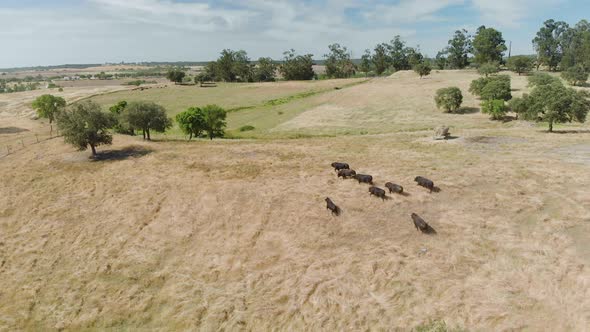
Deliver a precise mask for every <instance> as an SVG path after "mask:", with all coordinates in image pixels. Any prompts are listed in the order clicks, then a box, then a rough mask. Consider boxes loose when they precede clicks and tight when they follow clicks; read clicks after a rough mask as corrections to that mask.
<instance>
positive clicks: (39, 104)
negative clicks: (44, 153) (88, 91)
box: [33, 95, 66, 135]
mask: <svg viewBox="0 0 590 332" xmlns="http://www.w3.org/2000/svg"><path fill="white" fill-rule="evenodd" d="M64 107H66V100H65V99H63V98H62V97H56V96H53V95H42V96H40V97H37V99H35V101H33V109H35V110H36V111H37V115H38V116H39V117H41V118H45V119H48V120H49V135H53V121H54V120H55V117H56V116H57V114H58V113H59V112H60V111H62V110H63V109H64Z"/></svg>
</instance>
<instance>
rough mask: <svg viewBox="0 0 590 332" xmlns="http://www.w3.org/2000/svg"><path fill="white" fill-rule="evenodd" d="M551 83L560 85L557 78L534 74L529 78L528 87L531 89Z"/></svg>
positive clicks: (545, 74)
mask: <svg viewBox="0 0 590 332" xmlns="http://www.w3.org/2000/svg"><path fill="white" fill-rule="evenodd" d="M552 83H560V81H559V78H557V77H555V76H551V75H549V74H547V73H534V74H533V75H532V76H529V87H531V88H533V87H536V86H542V85H548V84H552Z"/></svg>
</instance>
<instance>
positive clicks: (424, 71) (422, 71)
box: [414, 62, 432, 78]
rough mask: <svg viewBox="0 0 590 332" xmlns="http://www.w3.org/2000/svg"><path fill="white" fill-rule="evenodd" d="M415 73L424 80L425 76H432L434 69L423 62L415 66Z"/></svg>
mask: <svg viewBox="0 0 590 332" xmlns="http://www.w3.org/2000/svg"><path fill="white" fill-rule="evenodd" d="M414 71H415V72H416V73H417V74H418V75H420V78H422V77H423V76H428V75H430V72H431V71H432V67H430V65H429V64H428V63H426V62H421V63H418V64H417V65H415V66H414Z"/></svg>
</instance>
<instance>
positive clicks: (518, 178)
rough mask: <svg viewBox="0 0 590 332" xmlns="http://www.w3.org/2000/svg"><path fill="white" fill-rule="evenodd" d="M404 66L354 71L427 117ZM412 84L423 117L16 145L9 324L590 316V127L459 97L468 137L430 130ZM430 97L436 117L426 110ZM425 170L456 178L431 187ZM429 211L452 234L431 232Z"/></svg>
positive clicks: (5, 286)
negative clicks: (339, 172)
mask: <svg viewBox="0 0 590 332" xmlns="http://www.w3.org/2000/svg"><path fill="white" fill-rule="evenodd" d="M442 74H444V73H442ZM442 74H441V75H442ZM449 75H451V74H449ZM409 79H410V78H408V80H409ZM433 80H434V78H433ZM393 81H394V82H395V80H393ZM423 81H426V80H423ZM401 82H403V84H397V85H396V84H394V83H391V82H390V81H388V80H380V81H374V82H372V83H369V84H366V85H360V86H357V87H354V88H351V89H365V88H366V87H371V86H373V88H374V89H376V90H378V91H379V93H377V95H376V96H375V98H379V99H383V98H384V96H385V94H384V93H385V91H392V92H391V97H390V98H391V99H392V100H393V101H392V102H391V103H390V105H391V109H390V112H398V113H396V114H397V115H396V116H399V119H404V118H407V122H406V123H408V125H411V124H412V121H411V112H410V110H409V109H408V110H405V109H401V108H399V109H398V108H396V106H395V105H403V104H404V103H406V102H407V101H406V100H405V99H404V98H406V97H402V95H401V94H397V92H394V91H400V90H402V89H404V87H403V86H400V85H406V84H408V81H401ZM450 83H451V84H452V82H450ZM380 84H383V86H381V85H380ZM416 84H426V83H422V82H420V83H416ZM437 84H438V83H437ZM440 84H444V82H443V83H440ZM432 89H434V87H428V85H427V84H426V85H425V86H424V87H423V89H422V90H413V91H417V93H418V94H419V93H422V92H420V91H425V92H424V93H426V94H427V93H430V92H429V91H431V90H432ZM372 90H373V89H367V90H362V91H365V92H367V93H370V92H371V91H372ZM333 93H340V91H335V92H333ZM464 93H465V92H464ZM331 94H332V93H330V95H331ZM359 96H360V94H359ZM328 97H329V95H325V96H320V97H312V98H328ZM408 98H415V99H416V101H414V103H415V105H417V107H416V112H417V113H416V117H415V121H416V122H418V124H416V125H412V127H413V128H414V130H412V131H403V130H402V131H400V132H397V130H392V131H391V132H389V133H384V134H378V135H365V136H340V137H331V138H309V139H297V140H280V139H272V140H229V141H213V142H208V141H207V142H206V141H198V142H192V143H188V142H152V143H144V142H141V141H140V140H139V139H137V138H132V137H124V136H116V137H115V144H114V145H113V146H112V147H108V148H105V149H107V150H115V151H123V152H121V153H118V154H111V156H113V158H115V159H113V160H103V161H90V160H88V158H87V157H88V152H74V151H73V150H72V148H71V147H69V146H67V145H64V144H63V142H62V141H61V140H59V139H56V140H50V141H47V142H44V143H41V144H37V145H33V146H30V147H28V148H27V149H24V150H22V151H20V152H19V153H16V154H13V155H10V156H8V157H5V158H0V175H1V176H2V186H0V303H1V304H2V305H0V330H16V329H36V330H47V329H56V328H57V329H59V328H65V329H69V330H79V329H104V328H113V329H122V330H127V329H132V330H133V329H150V330H151V329H163V330H205V331H212V330H325V331H334V330H398V329H399V330H408V329H411V328H412V327H416V326H418V325H421V324H424V323H428V322H429V321H432V320H444V321H445V322H446V324H447V326H450V327H454V326H457V327H463V328H466V329H469V330H485V331H487V330H494V331H495V330H499V331H509V330H531V331H542V330H551V331H565V330H571V331H583V330H586V329H587V327H588V326H590V287H589V284H590V269H589V264H590V250H589V249H590V246H589V245H588V242H587V239H588V237H589V236H590V194H589V193H588V190H587V188H588V186H589V185H590V175H589V173H588V167H590V155H589V152H590V149H588V137H589V136H588V135H589V134H588V132H587V128H588V127H587V125H583V126H572V127H571V129H578V130H580V132H579V133H570V134H547V133H545V132H542V131H541V130H540V129H539V128H536V127H534V126H528V125H527V124H526V123H524V122H513V123H509V124H501V123H493V122H490V121H489V120H487V117H485V116H481V115H478V114H466V115H461V116H458V115H456V117H457V120H456V121H457V122H456V124H453V125H454V127H455V128H454V129H453V130H452V134H453V135H455V136H458V137H459V138H458V139H454V140H449V141H443V142H434V141H432V139H431V135H432V132H431V131H430V130H428V131H421V130H419V128H420V127H421V126H430V125H431V123H435V122H438V121H439V120H440V119H439V118H437V115H436V114H435V113H434V111H431V110H429V109H428V108H427V107H429V106H427V105H426V103H428V104H430V103H431V99H430V98H426V97H424V98H422V99H423V100H424V102H423V103H424V104H420V103H419V101H418V99H420V98H418V97H412V96H408ZM339 99H340V98H336V99H335V100H334V101H333V103H337V102H338V100H339ZM306 102H307V101H306ZM366 103H367V104H371V103H373V98H367V99H366ZM375 103H376V102H375ZM468 103H469V101H468ZM381 104H382V105H385V104H388V101H385V100H381ZM301 114H305V112H303V113H301ZM378 114H381V113H371V112H369V113H367V114H364V115H363V116H362V117H360V118H361V119H367V120H369V119H370V117H371V116H378ZM383 114H384V115H382V116H384V117H387V116H392V115H391V114H388V113H387V112H384V113H383ZM424 114H431V116H432V117H434V120H432V121H431V122H428V121H427V122H425V123H420V122H421V121H423V115H424ZM0 121H1V120H0ZM359 121H360V120H359ZM462 121H465V124H462ZM400 122H402V123H403V121H401V120H400ZM300 123H301V122H300ZM478 124H479V125H478ZM347 126H355V118H351V120H350V121H349V122H348V123H347ZM362 126H363V128H365V127H364V125H362ZM0 127H1V126H0ZM303 129H304V128H303ZM402 129H403V128H402ZM105 149H102V150H103V151H104V150H105ZM336 160H341V161H347V162H349V163H350V164H351V165H352V166H353V167H354V168H355V169H356V170H357V171H360V172H364V173H368V174H372V175H373V176H374V177H375V178H376V184H377V185H378V186H383V184H384V183H385V182H386V181H395V182H398V183H400V184H401V185H403V186H404V187H405V189H406V191H407V192H408V194H409V195H408V196H393V197H392V199H390V200H387V201H385V202H383V201H381V200H380V199H377V198H373V197H370V196H369V195H368V192H367V186H365V185H359V184H357V183H355V182H353V181H352V180H339V179H337V178H336V176H335V174H334V172H333V171H332V170H331V169H330V167H329V164H330V163H331V162H333V161H336ZM416 175H423V176H426V177H429V178H432V179H433V180H434V181H435V182H436V184H437V186H439V187H440V188H441V192H439V193H433V194H429V193H428V192H427V191H426V190H424V189H422V188H419V187H417V186H415V185H414V183H413V181H412V180H413V178H414V177H415V176H416ZM326 196H330V197H331V198H332V199H333V200H334V201H335V202H336V204H338V205H339V206H340V207H341V208H342V210H343V214H342V215H341V216H340V217H333V216H331V215H330V214H329V212H328V211H327V210H326V209H325V203H324V201H323V200H324V198H325V197H326ZM412 212H416V213H418V214H420V215H421V216H422V217H423V218H424V219H426V220H427V221H428V222H429V223H430V224H431V225H432V226H433V227H434V228H435V229H436V231H437V232H438V234H437V235H435V236H426V235H422V234H420V233H419V232H417V231H416V230H415V229H414V226H413V224H412V222H411V220H410V214H411V213H412Z"/></svg>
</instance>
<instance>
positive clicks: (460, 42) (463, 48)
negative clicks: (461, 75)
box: [447, 29, 473, 69]
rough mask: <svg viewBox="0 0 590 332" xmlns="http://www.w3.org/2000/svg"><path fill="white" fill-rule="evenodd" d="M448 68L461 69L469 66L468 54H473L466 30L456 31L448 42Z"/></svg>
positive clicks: (469, 37)
mask: <svg viewBox="0 0 590 332" xmlns="http://www.w3.org/2000/svg"><path fill="white" fill-rule="evenodd" d="M447 52H448V54H449V55H448V66H449V68H451V69H463V68H465V67H467V66H468V65H469V53H471V52H473V46H472V43H471V36H469V35H468V34H467V30H465V29H463V30H457V31H455V35H454V36H453V38H452V39H451V40H449V46H448V48H447Z"/></svg>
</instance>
